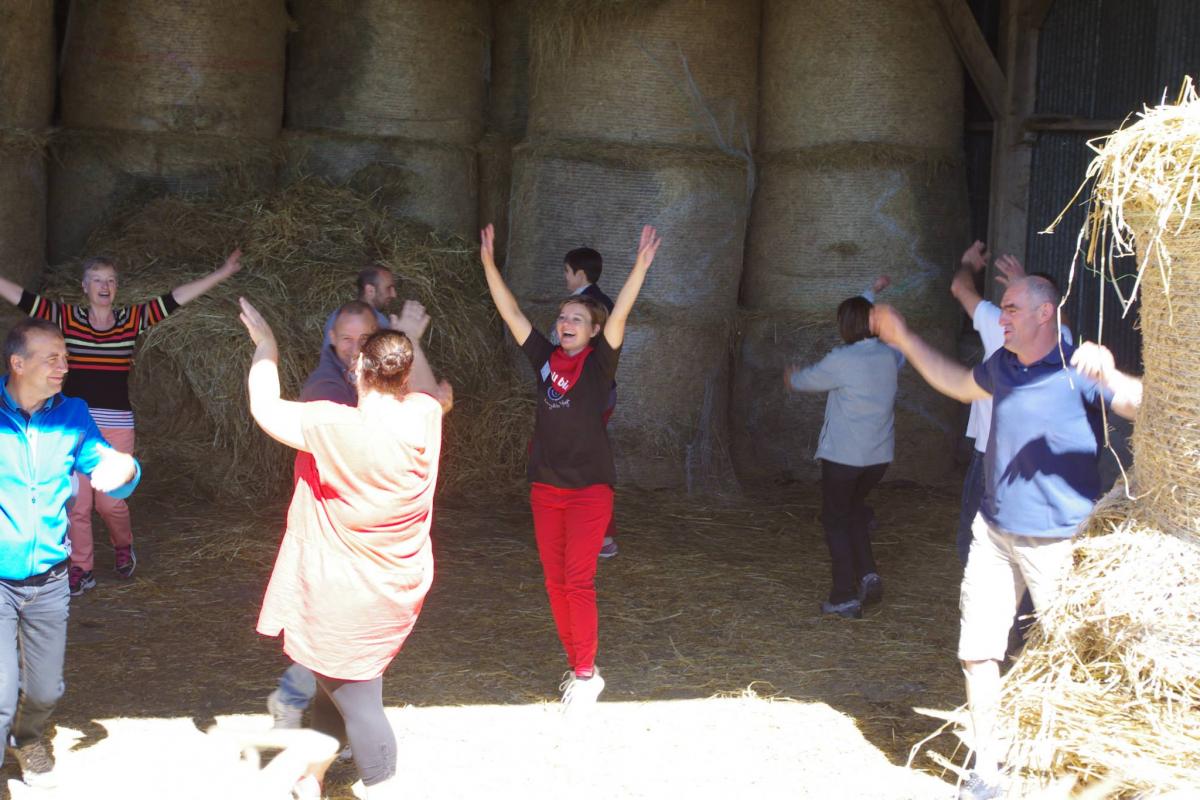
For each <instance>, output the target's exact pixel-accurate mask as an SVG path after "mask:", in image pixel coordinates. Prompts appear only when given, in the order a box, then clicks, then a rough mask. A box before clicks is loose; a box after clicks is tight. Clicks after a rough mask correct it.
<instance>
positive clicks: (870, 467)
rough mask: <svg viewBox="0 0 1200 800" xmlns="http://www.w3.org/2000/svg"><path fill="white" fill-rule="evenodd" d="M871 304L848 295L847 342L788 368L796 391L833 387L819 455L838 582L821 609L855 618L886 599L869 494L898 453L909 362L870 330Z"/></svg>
mask: <svg viewBox="0 0 1200 800" xmlns="http://www.w3.org/2000/svg"><path fill="white" fill-rule="evenodd" d="M876 285H877V286H878V285H879V282H877V284H876ZM884 285H886V283H885V284H884ZM871 308H872V303H871V301H870V300H868V299H867V298H866V297H865V296H859V297H851V298H850V299H848V300H843V301H842V303H841V304H840V305H839V306H838V310H837V321H838V331H839V333H841V336H842V339H843V340H844V341H845V342H846V343H845V344H844V345H841V346H839V347H835V348H834V349H833V350H832V351H830V353H829V354H828V355H827V356H825V357H824V358H823V359H821V360H820V361H819V362H817V363H816V364H813V365H811V366H808V367H803V368H802V367H799V366H797V365H793V366H791V367H788V368H787V370H786V371H785V378H786V383H787V387H788V389H789V390H790V391H796V392H828V393H829V398H828V400H827V401H826V403H825V424H824V426H823V427H822V428H821V438H820V442H819V444H818V445H817V459H818V460H820V462H821V493H822V502H821V522H822V524H823V526H824V528H825V542H826V544H828V546H829V557H830V560H831V561H832V562H833V588H832V589H830V591H829V599H828V600H826V601H824V602H822V603H821V610H822V611H823V612H825V613H826V614H837V615H839V616H842V617H850V618H852V619H858V618H860V617H862V610H863V606H864V605H869V604H872V603H878V602H879V601H880V600H882V599H883V581H882V580H881V579H880V577H879V573H878V571H877V570H876V567H875V557H874V554H873V553H872V551H871V539H870V537H869V536H868V532H867V526H868V524H869V522H870V518H871V512H870V510H869V509H868V508H867V506H866V504H865V501H866V498H867V495H868V494H869V493H870V491H871V490H872V489H873V488H874V487H875V484H877V483H879V481H880V479H882V478H883V474H884V472H886V471H887V468H888V464H889V463H891V460H892V451H893V445H894V440H895V436H894V427H893V407H894V405H895V401H896V374H897V372H898V371H899V369H900V367H901V366H902V365H903V363H904V356H902V355H900V353H899V351H897V350H893V349H892V348H891V347H888V346H887V345H886V344H884V343H883V342H881V341H879V339H877V338H875V337H874V336H873V335H872V334H871V330H870V315H871Z"/></svg>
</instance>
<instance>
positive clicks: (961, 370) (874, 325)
mask: <svg viewBox="0 0 1200 800" xmlns="http://www.w3.org/2000/svg"><path fill="white" fill-rule="evenodd" d="M871 332H872V333H874V334H875V335H876V336H878V337H879V339H880V340H881V341H882V342H884V343H885V344H889V345H891V346H892V347H894V348H896V349H897V350H899V351H900V352H901V353H903V354H904V356H905V357H906V358H907V359H908V361H909V363H911V364H912V365H913V368H914V369H916V370H917V372H919V373H920V374H921V377H922V378H924V379H925V382H926V383H928V384H929V385H930V386H932V387H933V388H934V389H936V390H938V391H939V392H941V393H942V394H944V395H946V396H947V397H953V398H954V399H955V400H959V401H961V402H963V403H969V402H971V401H972V400H984V399H986V398H988V397H991V395H990V394H989V393H988V392H986V391H984V389H983V387H981V386H980V385H979V384H978V383H976V382H975V377H974V375H972V373H971V370H970V369H968V368H967V367H964V366H963V365H962V364H959V363H958V362H957V361H955V360H953V359H951V358H949V357H947V356H945V355H943V354H942V353H940V352H938V351H937V350H935V349H934V348H933V347H930V346H929V344H928V343H927V342H926V341H925V340H923V339H922V338H921V337H920V336H917V335H916V334H915V333H913V332H912V331H910V330H909V329H908V326H907V325H905V323H904V317H902V316H900V312H898V311H896V309H894V308H892V307H891V306H889V305H877V306H875V307H874V308H873V309H871Z"/></svg>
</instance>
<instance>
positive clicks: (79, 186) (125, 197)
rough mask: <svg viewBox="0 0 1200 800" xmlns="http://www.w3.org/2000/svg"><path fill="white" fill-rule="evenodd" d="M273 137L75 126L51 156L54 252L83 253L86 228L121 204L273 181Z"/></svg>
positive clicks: (56, 258) (59, 256) (54, 256)
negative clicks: (132, 131)
mask: <svg viewBox="0 0 1200 800" xmlns="http://www.w3.org/2000/svg"><path fill="white" fill-rule="evenodd" d="M275 169H276V167H275V155H274V148H273V145H272V144H271V143H270V142H264V141H260V140H252V139H233V138H226V137H220V136H185V135H181V134H154V133H144V134H130V133H113V134H110V133H102V132H97V131H90V132H85V131H71V132H67V133H64V134H62V135H60V136H58V137H56V139H55V141H54V146H53V157H52V158H51V160H50V181H49V220H50V223H49V237H48V240H49V253H50V260H51V262H53V263H59V262H61V261H65V260H66V259H69V258H73V257H75V256H78V255H81V254H82V251H83V248H84V245H85V244H86V242H87V239H88V236H89V235H91V233H92V231H93V230H94V229H96V228H97V227H98V226H99V225H100V224H102V223H103V222H104V221H106V220H107V219H108V218H109V217H111V216H112V215H113V214H114V213H115V212H117V211H118V210H120V208H121V207H122V206H125V205H128V204H131V203H138V202H145V201H147V200H150V199H152V198H155V197H161V196H164V195H172V194H181V195H205V194H210V193H213V192H216V191H219V190H220V189H221V188H222V187H223V186H225V185H227V184H229V183H231V182H233V183H237V184H239V185H242V186H249V187H255V188H258V189H262V190H266V189H269V188H270V187H272V186H273V185H274V183H275Z"/></svg>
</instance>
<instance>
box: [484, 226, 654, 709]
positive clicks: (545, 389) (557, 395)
mask: <svg viewBox="0 0 1200 800" xmlns="http://www.w3.org/2000/svg"><path fill="white" fill-rule="evenodd" d="M481 237H482V246H481V247H480V251H479V255H480V259H481V260H482V261H483V271H484V275H486V277H487V283H488V289H489V290H490V291H491V294H492V301H493V302H494V303H495V304H496V310H497V311H499V312H500V317H501V319H503V320H504V324H505V325H507V326H508V329H509V331H511V332H512V335H513V338H514V339H515V340H516V341H517V344H519V345H520V346H521V350H522V352H524V353H525V356H526V357H527V358H528V359H529V363H530V365H531V366H532V367H533V373H534V382H535V390H536V392H537V411H536V412H535V416H534V429H533V442H532V446H531V447H530V451H529V468H528V476H529V482H530V490H529V503H530V506H531V507H532V508H533V530H534V536H535V538H536V539H537V547H538V555H539V556H540V558H541V561H542V570H543V572H544V573H545V578H546V594H547V595H548V596H549V598H550V611H551V613H552V614H553V616H554V624H555V626H556V627H557V628H558V638H559V640H560V641H561V642H562V646H563V649H564V650H565V651H566V654H567V663H568V664H569V665H570V671H569V672H568V673H567V674H566V675H565V677H564V680H563V682H562V684H561V685H560V687H559V688H560V689H561V690H562V692H563V695H562V701H563V703H564V704H565V705H567V706H572V705H575V706H579V705H590V704H592V703H594V702H595V701H596V698H597V697H598V696H599V695H600V692H601V691H602V690H603V689H604V678H602V677H601V676H600V672H599V670H598V669H597V668H596V650H597V644H598V633H597V631H598V617H597V612H596V587H595V577H596V559H597V557H598V556H599V553H600V547H601V544H602V543H603V540H604V531H605V530H606V529H607V527H608V521H609V519H610V518H611V517H612V503H613V489H612V487H613V483H614V482H615V480H616V468H615V466H614V464H613V454H612V448H611V446H610V445H609V441H608V433H607V431H606V428H605V425H604V411H605V408H606V407H607V405H608V397H609V392H610V390H611V388H612V384H613V377H614V376H615V374H616V371H617V360H618V358H619V356H620V352H621V343H622V342H623V341H624V339H625V322H626V320H627V319H628V318H629V312H630V311H631V310H632V309H633V303H634V301H635V300H636V299H637V296H638V292H639V291H641V288H642V282H643V281H644V280H645V278H646V271H647V270H649V269H650V264H651V262H652V261H653V260H654V254H655V253H656V252H657V251H658V246H659V243H660V242H661V239H660V238H659V236H658V232H657V231H655V229H654V228H652V227H650V226H649V225H647V226H646V227H644V228H643V229H642V237H641V242H640V243H639V245H638V252H637V260H636V261H635V262H634V265H633V269H632V270H631V271H630V273H629V278H628V279H626V281H625V285H624V286H623V287H622V288H621V293H620V294H619V295H617V300H616V303H614V304H613V310H612V313H611V314H608V313H606V312H605V309H604V306H602V305H601V304H600V303H599V302H598V301H596V300H595V299H593V298H591V297H588V296H586V295H572V296H571V297H568V298H566V299H565V300H563V301H562V302H561V303H559V307H558V319H557V321H556V322H555V327H554V329H555V331H556V332H557V333H558V340H559V342H560V344H559V345H558V346H557V347H555V346H554V345H552V344H550V342H549V340H547V339H546V337H545V336H543V335H542V334H541V333H539V332H538V331H537V330H536V329H535V328H534V327H533V325H531V324H530V322H529V320H528V319H527V318H526V317H525V315H524V314H523V313H522V312H521V309H520V307H519V306H518V305H517V300H516V298H515V297H514V296H513V293H512V292H511V291H510V290H509V288H508V286H507V285H505V283H504V279H503V278H502V277H501V276H500V271H499V270H498V269H497V268H496V261H495V258H494V252H493V250H494V241H495V231H494V230H493V228H492V226H491V225H488V226H487V227H486V228H484V229H483V231H482V235H481Z"/></svg>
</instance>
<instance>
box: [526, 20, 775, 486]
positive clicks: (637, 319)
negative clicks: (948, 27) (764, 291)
mask: <svg viewBox="0 0 1200 800" xmlns="http://www.w3.org/2000/svg"><path fill="white" fill-rule="evenodd" d="M758 21H759V6H758V3H757V2H744V0H715V1H714V0H655V2H650V3H645V2H642V3H633V2H628V0H614V1H613V2H607V3H593V4H580V3H573V2H569V1H568V0H542V1H541V2H538V3H536V4H535V5H534V8H533V11H532V19H531V27H530V46H531V49H532V57H533V94H532V96H531V98H530V110H529V123H528V135H527V140H526V142H525V143H524V144H522V145H521V146H520V147H518V148H517V150H516V153H515V158H514V163H513V189H512V196H511V207H510V208H511V222H510V226H509V230H510V236H511V238H510V240H509V244H508V258H507V278H508V280H509V282H510V284H511V286H512V288H513V290H514V292H515V293H516V294H517V296H518V297H519V298H520V300H521V301H522V303H523V304H524V305H525V307H526V308H527V310H528V311H529V312H530V314H531V319H532V320H533V321H534V324H535V325H537V326H538V328H539V329H541V330H547V329H548V328H549V327H550V324H551V321H552V320H553V314H554V309H555V307H556V301H557V300H558V299H560V298H561V297H562V296H563V294H564V293H565V290H564V288H563V278H562V257H563V254H564V253H566V252H567V251H568V250H570V249H572V248H575V247H580V246H589V247H594V248H595V249H597V250H599V251H600V253H601V254H602V255H603V256H604V259H605V270H604V276H603V279H602V280H601V285H602V286H603V287H604V288H605V289H606V291H608V292H609V294H610V295H612V296H613V297H614V298H615V296H616V294H617V292H618V290H619V289H620V287H621V285H622V284H623V283H624V281H625V278H626V276H627V275H628V274H629V268H630V267H631V266H632V263H633V259H634V255H635V252H636V249H637V241H638V236H639V234H640V230H641V226H642V225H644V224H653V225H656V226H657V227H658V229H659V231H660V233H661V234H662V237H663V247H662V249H661V250H660V251H659V254H658V258H657V259H656V261H655V264H654V266H653V268H652V269H651V272H650V275H649V277H648V278H647V280H646V284H645V287H644V288H643V290H642V294H641V298H640V300H639V301H638V306H637V308H636V309H635V311H634V316H633V318H632V319H631V321H630V326H629V328H628V329H627V332H626V337H625V345H624V349H623V353H622V357H621V366H620V370H619V372H618V383H619V384H620V388H619V390H618V395H619V400H618V403H617V409H616V413H615V415H614V417H613V420H612V424H611V428H610V435H611V437H612V440H613V444H614V450H615V453H616V458H617V473H618V475H619V476H620V480H621V481H623V482H629V483H637V484H638V485H641V486H646V487H671V488H686V489H688V490H705V489H719V488H725V487H727V485H728V481H729V479H730V477H731V475H730V472H729V470H728V468H727V464H728V459H727V455H726V446H727V445H726V439H727V436H726V429H727V422H726V413H725V412H726V397H727V392H728V380H729V377H728V376H729V367H728V360H729V359H728V352H729V335H730V323H731V321H732V317H733V314H734V312H735V309H736V298H737V286H738V281H739V279H740V276H741V268H742V250H743V242H744V236H745V226H746V219H747V216H748V199H749V194H750V187H751V170H750V161H749V153H748V147H747V143H748V141H749V137H750V136H751V135H752V130H751V128H750V126H751V125H752V124H753V116H754V115H753V105H752V104H753V103H754V100H755V98H756V96H757V63H758ZM520 369H521V374H522V376H524V375H526V374H527V373H528V367H527V366H522V367H521V368H520Z"/></svg>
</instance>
